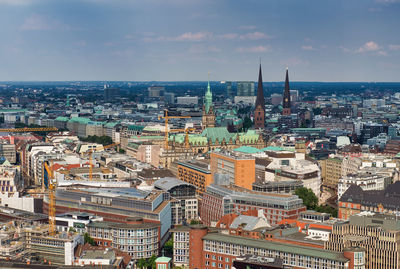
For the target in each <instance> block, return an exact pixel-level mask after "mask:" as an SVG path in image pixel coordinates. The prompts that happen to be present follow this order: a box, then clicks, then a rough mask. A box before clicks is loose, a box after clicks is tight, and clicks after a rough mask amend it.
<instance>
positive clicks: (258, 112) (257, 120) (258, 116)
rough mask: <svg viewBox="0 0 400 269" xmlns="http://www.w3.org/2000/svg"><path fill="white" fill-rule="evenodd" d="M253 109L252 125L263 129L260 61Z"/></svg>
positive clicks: (263, 109) (262, 91)
mask: <svg viewBox="0 0 400 269" xmlns="http://www.w3.org/2000/svg"><path fill="white" fill-rule="evenodd" d="M255 107H256V108H255V110H254V127H255V128H257V129H258V128H261V129H264V127H265V100H264V89H263V81H262V72H261V63H260V71H259V73H258V88H257V99H256V106H255Z"/></svg>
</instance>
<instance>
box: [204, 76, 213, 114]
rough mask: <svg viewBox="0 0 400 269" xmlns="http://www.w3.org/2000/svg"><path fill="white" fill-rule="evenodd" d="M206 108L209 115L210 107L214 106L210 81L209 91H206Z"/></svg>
mask: <svg viewBox="0 0 400 269" xmlns="http://www.w3.org/2000/svg"><path fill="white" fill-rule="evenodd" d="M204 106H205V109H206V113H208V111H209V110H210V107H211V106H212V93H211V89H210V81H208V84H207V91H206V95H205V101H204Z"/></svg>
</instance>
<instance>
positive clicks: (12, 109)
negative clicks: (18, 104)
mask: <svg viewBox="0 0 400 269" xmlns="http://www.w3.org/2000/svg"><path fill="white" fill-rule="evenodd" d="M25 111H26V109H19V108H9V109H7V108H6V109H0V113H7V112H9V113H12V112H25Z"/></svg>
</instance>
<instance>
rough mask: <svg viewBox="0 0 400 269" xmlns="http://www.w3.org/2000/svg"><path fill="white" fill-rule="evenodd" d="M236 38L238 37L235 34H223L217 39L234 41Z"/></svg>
mask: <svg viewBox="0 0 400 269" xmlns="http://www.w3.org/2000/svg"><path fill="white" fill-rule="evenodd" d="M238 37H239V35H238V34H235V33H228V34H223V35H220V36H219V38H221V39H228V40H232V39H236V38H238Z"/></svg>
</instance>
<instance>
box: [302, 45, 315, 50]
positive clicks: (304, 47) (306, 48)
mask: <svg viewBox="0 0 400 269" xmlns="http://www.w3.org/2000/svg"><path fill="white" fill-rule="evenodd" d="M301 49H302V50H317V49H316V48H314V47H313V46H301Z"/></svg>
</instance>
